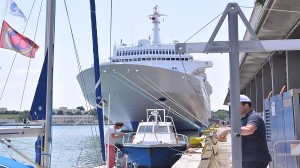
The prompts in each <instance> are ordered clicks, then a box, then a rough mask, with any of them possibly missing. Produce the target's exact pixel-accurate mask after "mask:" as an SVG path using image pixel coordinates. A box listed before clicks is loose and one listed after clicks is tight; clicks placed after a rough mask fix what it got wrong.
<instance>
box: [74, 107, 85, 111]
mask: <svg viewBox="0 0 300 168" xmlns="http://www.w3.org/2000/svg"><path fill="white" fill-rule="evenodd" d="M76 109H78V110H80V111H85V109H84V107H83V106H78V107H76Z"/></svg>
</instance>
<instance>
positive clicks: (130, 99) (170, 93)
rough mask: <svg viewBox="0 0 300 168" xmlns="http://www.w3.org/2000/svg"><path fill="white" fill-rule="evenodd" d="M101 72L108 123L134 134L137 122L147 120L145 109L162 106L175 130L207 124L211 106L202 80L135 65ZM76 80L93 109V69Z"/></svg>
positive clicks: (102, 68)
mask: <svg viewBox="0 0 300 168" xmlns="http://www.w3.org/2000/svg"><path fill="white" fill-rule="evenodd" d="M100 71H101V89H102V96H103V99H104V100H105V101H106V102H109V101H110V120H111V121H112V122H117V121H121V122H124V124H125V126H126V127H127V129H128V130H131V131H132V130H133V131H135V130H136V128H137V126H138V123H139V121H141V120H144V121H145V120H146V115H145V109H149V108H162V107H163V108H165V109H167V111H168V109H170V115H171V116H172V117H173V119H174V122H175V125H176V128H177V130H192V129H197V127H196V125H197V126H198V127H203V125H207V124H208V117H209V116H210V103H209V96H208V94H207V92H206V89H205V85H204V82H203V80H202V79H198V78H196V77H193V76H190V75H186V74H185V73H181V72H179V71H173V70H168V69H164V68H158V67H152V66H145V65H135V64H111V65H109V64H102V65H100ZM110 71H112V73H109V72H110ZM81 76H82V77H83V79H84V80H81ZM187 77H188V79H189V80H187V79H186V78H187ZM77 80H78V81H79V84H80V86H81V89H82V91H83V93H84V96H85V98H86V99H87V100H88V102H89V103H90V104H91V105H92V106H94V107H96V101H95V90H94V88H95V82H94V81H95V79H94V68H89V69H86V70H84V71H82V72H81V73H80V74H79V75H78V76H77ZM83 81H84V83H85V84H83ZM191 85H192V86H191ZM84 88H85V89H84ZM85 90H86V93H85ZM109 94H110V100H109V98H108V95H109ZM161 97H164V98H167V100H166V101H164V102H163V103H161V102H160V101H158V99H159V98H161ZM107 109H108V107H107V106H105V108H104V114H105V116H108V114H107V112H108V110H107ZM179 116H180V117H179Z"/></svg>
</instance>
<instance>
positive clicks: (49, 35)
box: [42, 0, 56, 168]
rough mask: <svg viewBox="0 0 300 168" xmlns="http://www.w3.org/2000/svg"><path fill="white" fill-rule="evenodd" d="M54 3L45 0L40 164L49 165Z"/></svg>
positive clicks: (53, 0) (54, 0)
mask: <svg viewBox="0 0 300 168" xmlns="http://www.w3.org/2000/svg"><path fill="white" fill-rule="evenodd" d="M55 3H56V0H47V14H46V42H45V50H46V51H45V52H46V54H47V53H48V67H47V93H46V121H45V124H44V127H45V135H44V151H43V155H42V166H43V167H46V168H49V167H51V145H52V132H51V122H52V98H53V62H54V30H55ZM47 50H48V52H47Z"/></svg>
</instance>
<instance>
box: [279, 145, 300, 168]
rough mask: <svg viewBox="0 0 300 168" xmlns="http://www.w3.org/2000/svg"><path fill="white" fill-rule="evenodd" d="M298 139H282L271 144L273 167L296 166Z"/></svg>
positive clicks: (299, 148) (299, 155) (299, 146)
mask: <svg viewBox="0 0 300 168" xmlns="http://www.w3.org/2000/svg"><path fill="white" fill-rule="evenodd" d="M299 157H300V140H282V141H277V142H276V143H274V145H273V167H276V168H277V167H297V160H299Z"/></svg>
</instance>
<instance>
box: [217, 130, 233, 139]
mask: <svg viewBox="0 0 300 168" xmlns="http://www.w3.org/2000/svg"><path fill="white" fill-rule="evenodd" d="M229 132H230V129H228V128H227V129H222V130H218V132H217V139H218V140H219V141H220V142H225V141H226V140H227V139H226V137H227V135H228V133H229Z"/></svg>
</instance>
